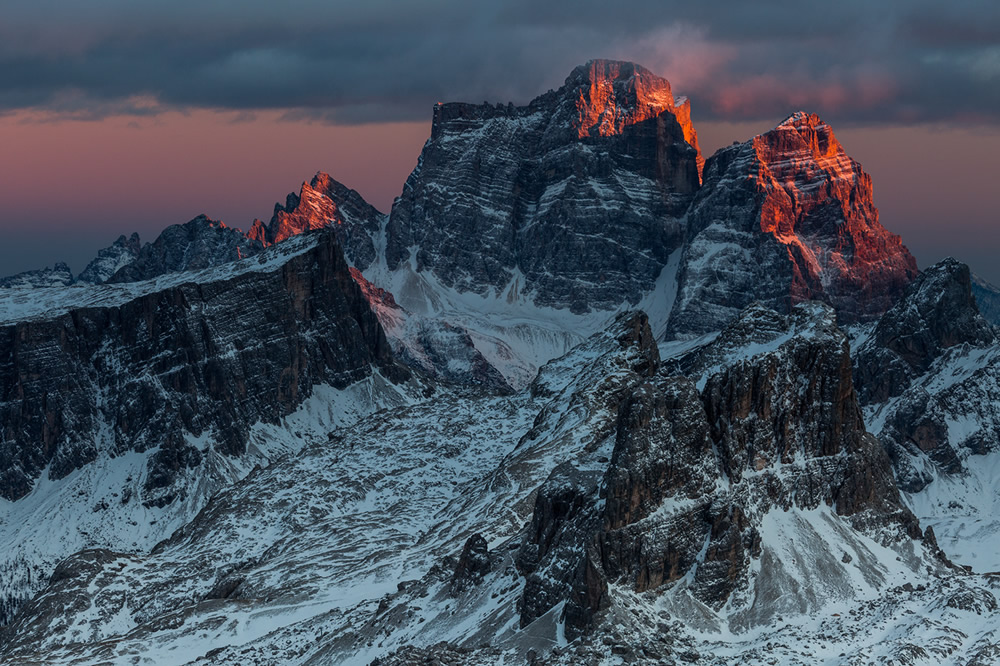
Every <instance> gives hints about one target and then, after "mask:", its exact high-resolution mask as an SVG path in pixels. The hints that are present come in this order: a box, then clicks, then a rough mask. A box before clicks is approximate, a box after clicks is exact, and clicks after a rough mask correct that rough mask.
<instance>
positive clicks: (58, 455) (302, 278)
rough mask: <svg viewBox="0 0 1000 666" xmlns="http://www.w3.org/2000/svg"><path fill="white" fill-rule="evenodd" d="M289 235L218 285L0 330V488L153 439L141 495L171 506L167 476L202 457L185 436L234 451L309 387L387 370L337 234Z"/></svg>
mask: <svg viewBox="0 0 1000 666" xmlns="http://www.w3.org/2000/svg"><path fill="white" fill-rule="evenodd" d="M299 242H302V243H305V244H306V245H307V246H308V245H309V244H310V243H312V245H313V247H311V248H310V249H307V250H305V251H303V252H301V253H299V254H296V255H294V256H292V257H291V258H289V259H288V260H287V261H286V262H284V263H281V262H280V261H278V262H277V263H275V266H274V268H273V269H270V270H263V271H255V270H253V265H254V264H251V263H249V262H256V261H257V260H256V259H251V260H248V263H247V264H246V266H245V270H244V271H243V272H239V271H238V270H235V272H226V271H224V272H222V273H220V276H219V277H218V278H217V279H216V280H215V281H208V282H203V283H200V284H195V283H186V284H177V285H176V286H172V287H168V288H165V289H162V290H159V291H153V292H150V293H145V294H142V295H139V296H136V297H134V298H132V299H131V300H127V301H125V302H122V303H120V304H112V305H108V306H104V307H102V306H90V307H86V308H80V309H72V310H70V311H68V312H66V313H65V314H61V315H57V316H53V317H51V318H41V319H32V320H28V321H18V322H15V323H11V324H7V325H5V326H3V327H2V328H0V434H2V439H0V460H3V461H4V467H3V469H2V470H0V496H2V497H5V498H7V499H17V498H19V497H21V496H23V495H25V494H26V493H27V492H28V491H29V490H30V488H31V487H32V485H33V483H34V481H35V480H36V479H37V478H38V477H39V475H41V474H42V472H43V470H44V469H45V468H46V467H48V468H49V474H50V475H51V477H52V478H61V477H63V476H65V475H66V474H68V473H69V472H71V471H73V470H74V469H77V468H79V467H81V466H82V465H85V464H87V463H88V462H91V461H92V460H94V459H95V458H96V456H97V453H98V449H99V448H101V449H104V450H110V451H111V452H112V453H113V454H114V453H121V452H124V451H130V450H137V451H143V450H148V449H155V448H157V447H159V451H158V453H157V454H156V455H155V456H154V457H153V459H152V462H151V465H150V470H149V475H148V480H147V484H146V485H147V491H148V496H147V497H144V498H143V499H144V501H147V502H150V503H153V504H157V503H159V504H163V503H168V502H170V501H172V499H173V496H172V494H171V492H170V491H169V486H170V484H171V482H172V480H173V478H174V476H175V475H176V474H177V472H178V471H180V470H182V469H184V468H187V467H192V466H196V465H197V464H198V463H199V461H200V458H201V454H200V452H199V450H198V449H197V448H195V447H193V446H191V445H190V444H188V443H187V440H186V438H185V434H186V433H189V434H191V435H193V436H199V435H201V434H202V433H211V434H212V435H213V436H214V440H215V446H216V447H218V448H219V449H220V450H222V451H223V452H225V453H228V454H231V455H240V454H241V453H242V452H243V450H244V447H245V444H246V438H247V435H248V432H249V428H250V426H251V425H252V424H253V423H255V422H257V421H260V420H264V421H268V422H276V421H277V420H278V419H280V418H281V417H282V416H283V415H285V414H288V413H290V412H291V411H293V410H294V409H295V408H296V407H297V406H298V405H299V404H300V403H301V402H302V400H304V399H305V398H306V397H308V395H309V394H310V392H311V390H312V387H313V386H314V385H315V384H319V383H327V384H331V385H333V386H336V387H345V386H347V385H349V384H351V383H353V382H355V381H357V380H359V379H361V378H363V377H365V376H367V375H368V374H369V373H370V372H371V369H372V367H373V365H374V366H377V367H380V368H382V369H383V371H385V372H386V373H388V374H389V375H390V376H398V375H397V374H396V373H397V372H399V371H398V370H397V368H396V366H395V365H394V362H393V360H392V355H391V352H390V350H389V346H388V344H387V342H386V339H385V335H384V333H383V330H382V328H381V326H380V325H379V323H378V320H377V319H376V318H375V315H374V314H373V313H372V312H371V309H370V308H369V306H368V303H367V301H366V300H365V298H364V296H363V295H362V293H361V290H360V288H359V287H358V286H357V285H356V284H355V282H354V280H353V279H352V278H351V275H350V273H349V272H348V267H347V264H346V262H345V261H344V258H343V254H342V252H341V250H340V247H339V246H338V245H337V243H336V240H335V237H334V234H332V233H323V232H320V235H319V236H316V237H315V238H313V239H308V238H304V239H302V241H299ZM277 249H278V248H276V250H277ZM278 256H280V255H278ZM269 257H270V255H262V256H261V260H262V261H263V260H265V259H267V258H269ZM178 282H179V281H178ZM102 289H111V288H104V287H102ZM102 432H104V433H106V435H101V434H100V433H102Z"/></svg>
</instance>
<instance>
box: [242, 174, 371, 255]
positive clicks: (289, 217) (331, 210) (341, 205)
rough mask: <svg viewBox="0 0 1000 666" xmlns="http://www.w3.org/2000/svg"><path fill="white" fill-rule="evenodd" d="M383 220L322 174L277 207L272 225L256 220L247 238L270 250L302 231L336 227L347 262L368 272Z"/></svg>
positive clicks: (350, 191) (355, 195)
mask: <svg viewBox="0 0 1000 666" xmlns="http://www.w3.org/2000/svg"><path fill="white" fill-rule="evenodd" d="M384 218H385V216H384V215H383V214H382V213H380V212H379V211H378V210H376V209H375V207H374V206H372V205H371V204H369V203H368V202H367V201H365V200H364V199H363V198H362V197H361V195H360V194H358V193H357V192H355V191H354V190H352V189H350V188H349V187H346V186H345V185H343V184H342V183H339V182H337V181H336V180H334V179H333V178H331V177H330V176H329V174H326V173H323V172H319V173H317V174H316V175H315V176H313V178H312V180H311V181H310V182H308V183H302V188H301V189H300V190H299V193H298V194H295V193H291V194H289V195H288V196H287V197H286V199H285V205H284V206H282V205H281V204H275V206H274V215H273V216H272V217H271V221H270V223H269V224H267V225H265V224H264V223H263V222H261V221H260V220H254V223H253V226H252V227H251V228H250V231H249V232H247V236H249V237H250V238H251V239H253V240H256V241H260V242H261V243H262V244H263V245H265V246H267V245H273V244H274V243H280V242H281V241H283V240H285V239H286V238H290V237H292V236H294V235H296V234H300V233H302V232H303V231H310V230H312V229H322V228H324V227H334V229H335V232H336V235H337V240H338V241H339V242H340V244H341V246H342V247H343V248H344V254H345V255H346V256H347V259H348V261H350V262H351V265H353V266H356V267H357V268H359V269H361V270H365V269H367V268H368V266H369V265H370V264H371V263H372V262H373V261H374V260H375V244H374V241H373V239H374V238H375V237H376V236H377V235H378V233H379V231H380V229H381V228H382V223H383V220H384Z"/></svg>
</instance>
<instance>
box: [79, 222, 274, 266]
mask: <svg viewBox="0 0 1000 666" xmlns="http://www.w3.org/2000/svg"><path fill="white" fill-rule="evenodd" d="M136 240H138V239H136ZM263 249H264V246H263V244H261V243H259V242H257V241H254V240H252V239H248V238H247V237H246V236H245V235H244V234H243V232H242V231H240V230H239V229H234V228H231V227H227V226H226V225H225V224H224V223H222V222H219V221H218V220H213V219H211V218H209V217H207V216H205V215H199V216H198V217H196V218H194V219H193V220H191V221H190V222H187V223H185V224H175V225H172V226H169V227H167V228H166V229H164V230H163V231H162V232H161V233H160V235H159V236H157V238H156V240H155V241H153V242H152V243H147V244H146V245H144V246H143V247H142V248H141V249H140V250H139V252H138V253H137V254H136V255H135V259H133V260H132V261H130V262H128V263H126V264H124V265H123V266H122V267H121V268H120V269H118V271H116V272H115V273H114V274H113V275H112V276H111V277H110V278H108V279H107V280H106V281H107V282H111V283H121V282H138V281H141V280H148V279H150V278H154V277H158V276H160V275H165V274H167V273H179V272H182V271H191V270H198V269H202V268H211V267H212V266H220V265H222V264H226V263H229V262H233V261H238V260H240V259H245V258H247V257H252V256H254V255H257V254H260V252H261V251H262V250H263ZM98 258H100V257H98Z"/></svg>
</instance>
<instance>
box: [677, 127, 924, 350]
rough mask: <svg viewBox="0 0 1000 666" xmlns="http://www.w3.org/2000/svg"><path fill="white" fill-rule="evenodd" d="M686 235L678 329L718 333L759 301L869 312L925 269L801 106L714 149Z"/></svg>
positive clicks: (848, 315) (825, 130)
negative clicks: (740, 140) (808, 303)
mask: <svg viewBox="0 0 1000 666" xmlns="http://www.w3.org/2000/svg"><path fill="white" fill-rule="evenodd" d="M688 233H689V235H690V240H689V242H688V245H687V247H686V249H685V257H684V262H683V264H682V266H681V276H680V285H681V286H680V291H679V293H678V298H677V302H676V304H675V306H674V312H673V314H672V315H671V323H670V329H671V331H672V332H673V333H674V334H677V335H700V334H702V333H707V332H709V331H713V330H718V328H719V327H721V326H723V325H725V323H726V322H728V321H729V320H731V319H732V318H733V316H734V315H735V314H736V313H737V312H738V311H739V310H741V309H742V308H743V307H746V306H747V305H749V304H750V303H751V302H753V301H761V302H763V303H765V304H767V305H768V306H769V307H772V308H775V309H778V310H781V311H784V312H787V311H788V309H789V308H790V307H791V306H792V305H794V304H795V303H798V302H801V301H806V300H822V301H825V302H827V303H830V304H831V305H833V306H834V308H835V309H836V311H837V315H838V317H839V319H840V321H842V322H844V323H852V322H855V321H871V320H873V319H876V318H877V317H878V316H879V315H881V314H882V313H883V312H885V310H886V309H888V308H889V307H890V306H891V305H892V304H893V303H894V302H895V301H896V299H898V298H899V296H901V295H902V292H903V289H904V288H905V287H906V285H907V284H909V282H910V281H911V280H912V279H913V278H914V277H915V276H916V274H917V264H916V261H915V260H914V259H913V257H912V256H911V255H910V253H909V252H908V251H907V249H906V248H905V247H904V246H903V244H902V243H901V241H900V239H899V237H898V236H896V235H894V234H891V233H889V232H888V231H886V230H885V228H883V227H882V226H881V225H880V224H879V222H878V211H877V210H876V209H875V206H874V203H873V200H872V184H871V177H869V176H868V174H867V173H865V172H864V171H863V170H862V169H861V165H860V164H858V163H857V162H855V161H854V160H852V159H851V158H850V157H848V156H847V153H845V152H844V149H843V147H842V146H841V145H840V143H839V142H838V141H837V139H836V137H835V136H834V134H833V130H832V129H831V128H830V126H829V125H827V124H826V123H824V122H823V121H822V120H821V119H820V118H819V117H818V116H816V115H813V114H807V113H803V112H798V113H795V114H793V115H791V116H789V117H788V118H787V119H785V121H784V122H782V123H781V124H779V125H778V126H777V127H775V128H774V129H773V130H771V131H770V132H766V133H764V134H761V135H760V136H757V137H754V138H753V139H751V140H749V141H747V142H746V143H743V144H738V145H734V146H730V147H728V148H723V149H722V150H720V151H719V152H718V153H716V154H715V155H713V156H712V158H711V159H710V160H709V161H708V163H707V164H706V168H705V183H704V186H703V187H702V189H701V190H700V191H699V192H698V196H697V197H696V198H695V201H694V202H693V203H692V204H691V210H690V212H689V213H688Z"/></svg>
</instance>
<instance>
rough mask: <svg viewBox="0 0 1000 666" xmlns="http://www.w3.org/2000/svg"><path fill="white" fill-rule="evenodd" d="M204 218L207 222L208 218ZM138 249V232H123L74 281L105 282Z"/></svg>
mask: <svg viewBox="0 0 1000 666" xmlns="http://www.w3.org/2000/svg"><path fill="white" fill-rule="evenodd" d="M205 220H206V222H207V221H208V218H205ZM140 250H142V244H141V243H140V242H139V234H132V235H131V236H128V237H126V236H125V235H124V234H123V235H121V236H119V237H118V240H116V241H115V242H114V243H112V244H111V245H110V246H108V247H106V248H104V249H103V250H99V251H98V252H97V257H95V258H94V259H93V260H92V261H91V262H90V263H89V264H87V267H86V268H84V269H83V270H82V271H81V272H80V274H79V275H78V276H76V281H77V282H84V283H89V284H101V283H102V282H107V281H108V280H109V279H110V278H111V276H112V275H114V274H115V273H117V272H118V271H119V270H120V269H122V268H123V267H124V266H126V265H128V264H130V263H132V262H133V261H135V260H136V258H137V257H138V256H139V252H140Z"/></svg>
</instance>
